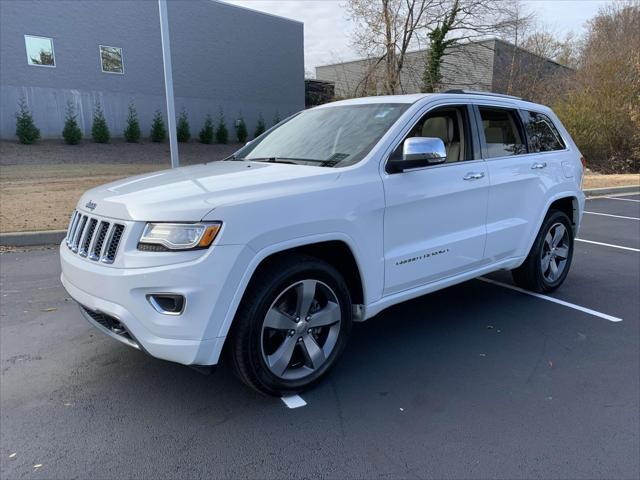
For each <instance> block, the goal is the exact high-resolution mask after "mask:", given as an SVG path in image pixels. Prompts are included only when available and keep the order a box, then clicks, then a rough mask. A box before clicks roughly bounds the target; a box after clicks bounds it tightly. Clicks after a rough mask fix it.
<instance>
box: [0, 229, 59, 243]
mask: <svg viewBox="0 0 640 480" xmlns="http://www.w3.org/2000/svg"><path fill="white" fill-rule="evenodd" d="M66 235H67V231H66V230H47V231H44V232H12V233H0V246H3V247H6V246H11V247H31V246H36V245H55V244H58V243H60V242H62V239H63V238H64V237H65V236H66Z"/></svg>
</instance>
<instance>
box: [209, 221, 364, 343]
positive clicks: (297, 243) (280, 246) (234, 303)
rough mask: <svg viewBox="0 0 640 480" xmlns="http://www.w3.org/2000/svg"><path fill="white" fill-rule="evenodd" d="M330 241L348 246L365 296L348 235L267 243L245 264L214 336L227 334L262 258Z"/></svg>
mask: <svg viewBox="0 0 640 480" xmlns="http://www.w3.org/2000/svg"><path fill="white" fill-rule="evenodd" d="M330 241H341V242H344V243H345V244H346V245H347V247H349V250H351V254H352V255H353V258H354V259H355V262H356V266H357V268H358V270H359V272H360V276H361V277H360V278H362V280H363V281H362V291H363V295H364V298H366V282H365V281H364V278H365V277H364V276H363V275H362V267H361V263H360V261H359V258H358V254H357V249H356V248H355V242H354V241H353V239H352V238H351V237H350V236H349V235H347V234H345V233H342V232H330V233H323V234H316V235H307V236H304V237H297V238H294V239H290V240H286V241H283V242H279V243H275V244H272V245H269V246H267V247H265V248H263V249H261V250H259V251H258V252H255V255H254V256H253V258H252V259H251V261H250V262H249V265H247V269H246V271H245V273H244V275H243V276H242V279H241V280H240V283H239V284H238V286H237V288H236V290H235V293H234V295H233V298H232V300H231V302H230V303H229V307H228V308H227V312H226V314H225V317H224V321H223V322H222V324H221V325H220V329H219V330H218V332H217V335H216V337H218V338H220V339H222V338H225V337H226V336H227V335H228V333H229V330H230V329H231V324H232V323H233V320H234V318H235V316H236V312H237V311H238V307H239V306H240V302H241V301H242V297H243V296H244V294H245V291H246V289H247V286H248V285H249V282H250V281H251V279H252V278H253V275H254V274H255V272H256V270H257V269H258V266H259V265H260V264H261V263H262V261H263V260H264V259H266V258H267V257H269V256H271V255H273V254H275V253H280V252H284V251H286V250H291V249H293V248H297V247H303V246H306V245H312V244H314V243H322V242H330Z"/></svg>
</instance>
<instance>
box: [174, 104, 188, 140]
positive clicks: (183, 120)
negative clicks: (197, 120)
mask: <svg viewBox="0 0 640 480" xmlns="http://www.w3.org/2000/svg"><path fill="white" fill-rule="evenodd" d="M176 134H177V136H178V141H179V142H188V141H189V139H190V138H191V130H190V129H189V119H188V118H187V112H185V111H184V110H182V112H180V116H179V117H178V125H177V127H176Z"/></svg>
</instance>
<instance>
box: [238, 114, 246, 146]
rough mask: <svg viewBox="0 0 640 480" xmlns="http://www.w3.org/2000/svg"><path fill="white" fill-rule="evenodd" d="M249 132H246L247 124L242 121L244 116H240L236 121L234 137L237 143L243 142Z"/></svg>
mask: <svg viewBox="0 0 640 480" xmlns="http://www.w3.org/2000/svg"><path fill="white" fill-rule="evenodd" d="M248 136H249V132H247V124H246V123H244V118H242V117H240V118H239V119H238V121H237V123H236V137H237V138H238V142H239V143H245V142H246V141H247V137H248Z"/></svg>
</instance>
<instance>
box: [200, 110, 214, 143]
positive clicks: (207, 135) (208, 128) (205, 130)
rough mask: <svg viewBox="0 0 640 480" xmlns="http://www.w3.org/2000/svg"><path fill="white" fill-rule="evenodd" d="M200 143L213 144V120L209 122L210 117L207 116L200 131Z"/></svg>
mask: <svg viewBox="0 0 640 480" xmlns="http://www.w3.org/2000/svg"><path fill="white" fill-rule="evenodd" d="M200 143H206V144H210V143H213V120H211V115H207V117H206V118H205V119H204V125H203V126H202V130H200Z"/></svg>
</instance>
